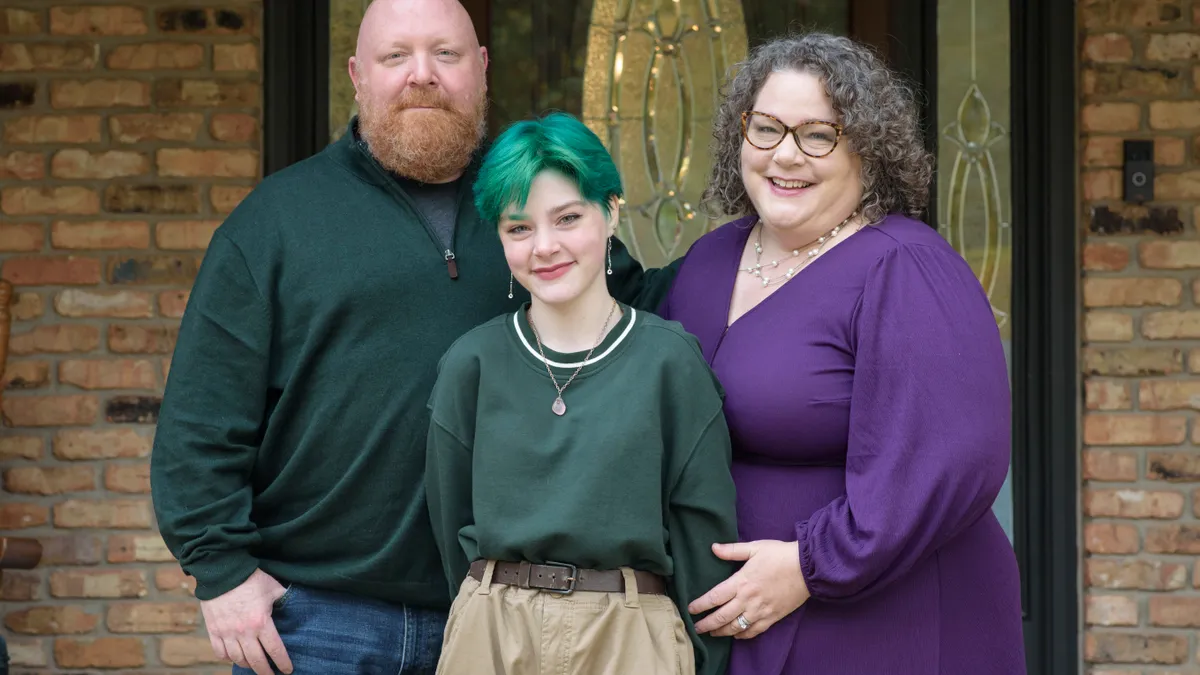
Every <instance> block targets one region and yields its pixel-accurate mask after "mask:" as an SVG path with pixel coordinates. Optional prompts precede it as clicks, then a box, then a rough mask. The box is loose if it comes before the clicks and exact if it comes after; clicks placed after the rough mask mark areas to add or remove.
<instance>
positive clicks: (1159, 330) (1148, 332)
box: [1142, 310, 1200, 340]
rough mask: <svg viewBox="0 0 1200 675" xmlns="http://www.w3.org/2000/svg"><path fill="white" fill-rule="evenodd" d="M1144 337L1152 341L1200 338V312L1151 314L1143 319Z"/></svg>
mask: <svg viewBox="0 0 1200 675" xmlns="http://www.w3.org/2000/svg"><path fill="white" fill-rule="evenodd" d="M1142 335H1144V336H1145V337H1147V338H1149V339H1151V340H1179V339H1191V338H1200V311H1197V310H1188V311H1179V312H1150V313H1149V314H1146V315H1145V316H1144V317H1142Z"/></svg>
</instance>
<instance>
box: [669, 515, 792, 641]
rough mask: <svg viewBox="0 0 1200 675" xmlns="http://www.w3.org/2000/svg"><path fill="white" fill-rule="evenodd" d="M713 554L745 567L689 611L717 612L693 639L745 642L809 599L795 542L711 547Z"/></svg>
mask: <svg viewBox="0 0 1200 675" xmlns="http://www.w3.org/2000/svg"><path fill="white" fill-rule="evenodd" d="M713 553H715V554H716V556H717V557H718V558H720V559H722V560H744V561H746V564H745V565H743V566H742V569H740V570H738V571H737V572H736V573H735V574H734V575H733V576H731V577H729V578H728V579H726V580H725V581H722V582H721V583H720V584H718V585H716V586H715V587H713V589H712V590H710V591H709V592H707V593H705V594H704V596H703V597H701V598H700V599H699V600H696V601H695V602H693V603H692V604H690V605H688V612H690V613H692V614H699V613H701V612H706V611H708V610H710V609H712V608H714V607H716V608H717V610H716V611H715V612H713V613H712V614H709V615H708V616H706V617H704V620H703V621H701V622H700V623H697V624H696V632H697V633H712V634H713V635H717V636H727V635H732V636H734V637H736V638H738V639H739V640H745V639H749V638H752V637H754V636H756V635H758V634H759V633H762V632H763V631H765V630H766V629H768V628H770V627H771V626H773V625H774V624H775V622H776V621H779V620H780V619H782V618H783V617H785V616H787V615H788V614H791V613H792V612H794V611H796V610H797V609H799V608H800V605H803V604H804V603H805V602H806V601H807V600H808V598H809V593H808V586H807V585H806V584H805V583H804V573H803V572H801V571H800V545H799V543H797V542H794V541H791V542H784V541H775V540H771V539H763V540H760V541H750V542H746V543H741V544H713ZM739 617H740V618H742V619H743V620H742V621H741V622H739V621H738V619H739Z"/></svg>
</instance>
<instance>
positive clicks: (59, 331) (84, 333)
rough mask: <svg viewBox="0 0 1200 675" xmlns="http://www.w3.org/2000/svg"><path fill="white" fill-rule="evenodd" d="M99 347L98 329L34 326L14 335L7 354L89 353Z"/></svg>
mask: <svg viewBox="0 0 1200 675" xmlns="http://www.w3.org/2000/svg"><path fill="white" fill-rule="evenodd" d="M99 346H100V329H98V328H96V327H95V326H77V325H72V324H54V325H50V326H36V327H34V328H33V329H31V330H29V331H27V332H25V333H18V334H14V335H13V336H12V337H11V338H10V341H9V343H8V348H9V352H10V353H12V354H15V355H24V354H35V353H45V354H66V353H70V352H90V351H92V350H93V349H95V348H96V347H99Z"/></svg>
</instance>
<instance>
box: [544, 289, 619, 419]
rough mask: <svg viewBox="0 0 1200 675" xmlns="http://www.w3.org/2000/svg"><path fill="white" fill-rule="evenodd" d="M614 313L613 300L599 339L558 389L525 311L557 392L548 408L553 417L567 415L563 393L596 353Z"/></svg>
mask: <svg viewBox="0 0 1200 675" xmlns="http://www.w3.org/2000/svg"><path fill="white" fill-rule="evenodd" d="M616 311H617V301H616V300H613V304H612V307H611V308H609V310H608V318H607V319H605V320H604V327H603V328H601V329H600V337H598V338H596V344H594V345H592V348H591V349H589V350H588V353H587V356H584V357H583V361H582V362H580V364H579V367H578V368H576V369H575V372H573V373H571V377H570V379H568V380H567V383H566V384H564V385H563V386H561V387H560V386H558V379H557V378H555V377H554V371H552V370H550V360H549V359H547V358H546V352H545V350H543V349H542V338H541V336H540V335H538V329H537V326H535V325H534V324H533V315H532V314H530V313H529V310H525V319H526V320H527V321H529V327H530V328H532V329H533V339H534V340H536V341H537V346H538V353H539V354H541V355H542V364H543V365H545V366H546V373H547V374H548V375H550V382H551V383H553V384H554V389H555V390H556V391H558V397H557V398H555V399H554V403H553V405H551V406H550V410H552V411H554V414H555V415H558V416H559V417H562V416H563V415H565V414H566V413H567V404H566V403H564V402H563V397H562V395H563V392H564V391H566V389H567V387H569V386H571V382H573V381H575V376H576V375H578V374H579V371H581V370H583V366H584V364H586V363H587V362H588V359H590V358H592V352H594V351H596V347H599V346H600V343H601V342H604V336H605V335H606V334H607V333H608V324H609V323H610V322H611V321H612V318H613V313H614V312H616Z"/></svg>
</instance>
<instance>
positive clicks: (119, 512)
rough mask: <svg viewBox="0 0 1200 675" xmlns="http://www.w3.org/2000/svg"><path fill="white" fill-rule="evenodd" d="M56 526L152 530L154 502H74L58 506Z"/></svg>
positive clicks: (66, 502) (74, 500) (55, 518)
mask: <svg viewBox="0 0 1200 675" xmlns="http://www.w3.org/2000/svg"><path fill="white" fill-rule="evenodd" d="M54 526H55V527H96V528H112V529H126V530H128V529H134V530H144V529H148V528H150V527H151V526H152V525H151V515H150V502H147V501H144V500H132V499H110V500H85V499H70V500H67V501H65V502H60V503H58V504H55V505H54Z"/></svg>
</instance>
